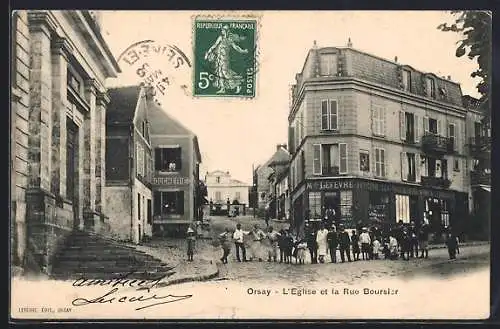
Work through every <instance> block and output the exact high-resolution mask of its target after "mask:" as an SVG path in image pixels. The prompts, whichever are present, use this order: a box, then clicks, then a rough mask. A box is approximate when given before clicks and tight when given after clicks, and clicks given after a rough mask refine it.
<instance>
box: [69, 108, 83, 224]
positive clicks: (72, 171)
mask: <svg viewBox="0 0 500 329" xmlns="http://www.w3.org/2000/svg"><path fill="white" fill-rule="evenodd" d="M66 134H67V140H66V197H67V198H68V199H69V200H70V201H71V202H72V205H73V228H74V229H78V228H79V226H80V216H79V200H78V196H79V195H78V178H79V173H78V148H79V143H78V126H77V125H76V124H75V123H74V122H73V121H72V120H71V119H69V118H68V119H67V120H66Z"/></svg>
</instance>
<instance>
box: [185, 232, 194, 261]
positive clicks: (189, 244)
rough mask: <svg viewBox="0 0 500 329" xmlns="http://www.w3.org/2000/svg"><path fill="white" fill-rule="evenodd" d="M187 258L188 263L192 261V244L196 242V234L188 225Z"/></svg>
mask: <svg viewBox="0 0 500 329" xmlns="http://www.w3.org/2000/svg"><path fill="white" fill-rule="evenodd" d="M186 240H187V256H188V261H189V262H192V261H193V255H194V244H195V241H196V232H195V230H194V229H193V228H192V225H189V227H188V230H187V238H186Z"/></svg>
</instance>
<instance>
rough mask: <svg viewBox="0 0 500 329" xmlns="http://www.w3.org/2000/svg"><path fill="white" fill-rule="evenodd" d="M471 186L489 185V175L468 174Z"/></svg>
mask: <svg viewBox="0 0 500 329" xmlns="http://www.w3.org/2000/svg"><path fill="white" fill-rule="evenodd" d="M470 184H471V185H491V173H489V172H484V171H471V172H470Z"/></svg>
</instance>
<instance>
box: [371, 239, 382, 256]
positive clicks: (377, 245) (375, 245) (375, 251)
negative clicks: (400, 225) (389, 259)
mask: <svg viewBox="0 0 500 329" xmlns="http://www.w3.org/2000/svg"><path fill="white" fill-rule="evenodd" d="M372 247H373V250H372V255H373V259H378V253H379V251H380V242H379V241H378V239H377V238H375V240H374V241H373V244H372Z"/></svg>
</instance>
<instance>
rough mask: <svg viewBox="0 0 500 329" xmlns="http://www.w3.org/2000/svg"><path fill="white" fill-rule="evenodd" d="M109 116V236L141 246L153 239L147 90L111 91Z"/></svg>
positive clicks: (107, 116) (134, 87)
mask: <svg viewBox="0 0 500 329" xmlns="http://www.w3.org/2000/svg"><path fill="white" fill-rule="evenodd" d="M109 96H110V98H111V102H110V104H109V106H108V110H107V113H106V203H107V206H108V216H109V224H110V231H111V232H110V235H111V236H112V237H114V238H116V239H119V240H129V241H133V242H135V243H139V242H140V241H142V240H143V238H144V236H145V235H146V236H151V235H152V232H151V226H152V218H151V211H152V203H151V202H152V201H151V200H152V195H151V179H152V164H153V161H152V152H151V139H150V132H149V130H150V120H149V117H148V112H149V111H148V107H149V106H150V104H151V103H152V102H153V101H152V98H151V97H150V95H147V89H146V88H141V87H140V86H129V87H121V88H114V89H110V90H109Z"/></svg>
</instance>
